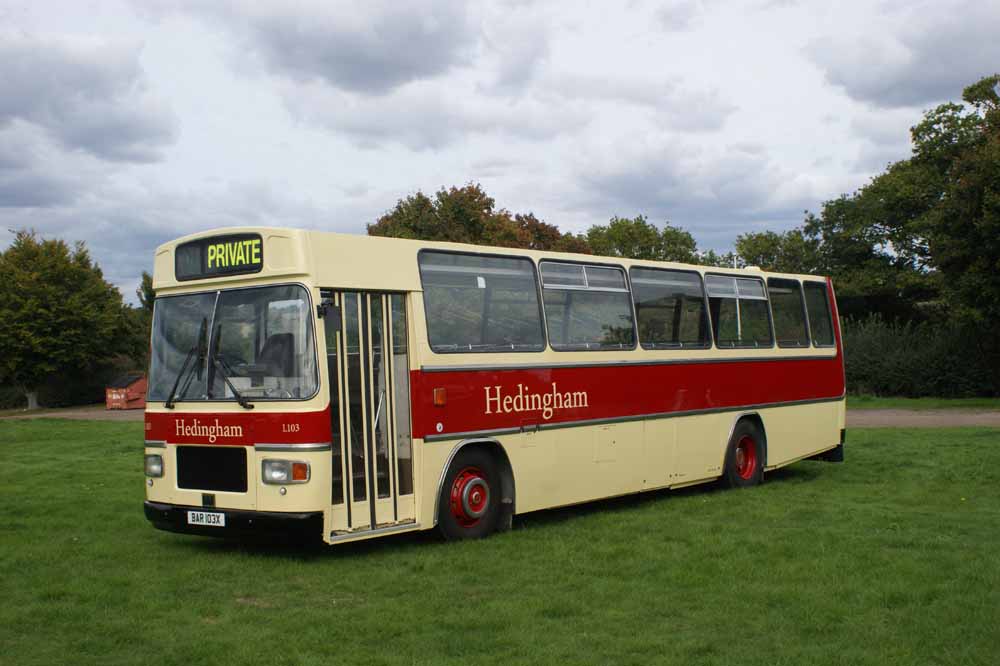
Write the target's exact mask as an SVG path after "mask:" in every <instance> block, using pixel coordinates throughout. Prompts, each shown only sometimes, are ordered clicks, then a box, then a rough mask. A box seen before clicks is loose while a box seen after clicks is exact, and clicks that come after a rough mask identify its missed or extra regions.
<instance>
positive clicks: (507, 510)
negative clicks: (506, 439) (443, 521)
mask: <svg viewBox="0 0 1000 666" xmlns="http://www.w3.org/2000/svg"><path fill="white" fill-rule="evenodd" d="M471 449H479V450H482V451H485V452H486V453H488V454H489V455H490V456H491V457H492V458H493V460H494V461H496V464H497V470H498V471H499V473H500V523H499V529H500V531H506V530H509V529H510V526H511V520H512V519H513V516H514V507H515V504H514V501H515V499H516V493H515V487H514V467H513V465H511V463H510V456H508V455H507V451H506V449H504V447H503V444H501V443H500V440H498V439H495V438H493V437H476V438H472V439H463V440H462V441H460V442H459V443H458V444H456V445H455V446H454V447H453V448H452V450H451V453H450V454H448V459H447V460H446V461H445V463H444V467H442V469H441V476H440V477H439V478H438V484H437V490H436V492H435V495H434V520H433V523H432V524H433V525H434V526H437V524H438V514H439V512H440V510H441V493H442V492H443V491H444V484H445V481H446V477H447V476H448V469H449V468H450V467H451V463H452V462H453V461H454V460H455V457H456V456H457V455H458V454H459V453H460V452H462V451H467V450H471Z"/></svg>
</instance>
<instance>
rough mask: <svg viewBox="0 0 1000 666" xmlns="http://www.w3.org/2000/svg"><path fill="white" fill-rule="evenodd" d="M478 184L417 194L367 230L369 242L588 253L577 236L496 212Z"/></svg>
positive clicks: (503, 211) (524, 217)
mask: <svg viewBox="0 0 1000 666" xmlns="http://www.w3.org/2000/svg"><path fill="white" fill-rule="evenodd" d="M495 206H496V204H495V202H494V200H493V199H492V198H491V197H489V196H488V195H487V194H486V192H484V191H483V189H482V187H480V186H479V185H478V184H472V183H470V184H468V185H466V186H464V187H452V188H450V189H447V190H446V189H444V188H442V189H440V190H438V192H437V193H436V194H435V195H434V198H433V199H431V198H430V197H428V196H427V195H425V194H424V193H423V192H417V193H416V194H412V195H410V196H408V197H406V198H405V199H400V200H399V201H398V202H397V203H396V207H395V208H393V209H392V210H391V211H389V212H388V213H386V214H385V215H383V216H382V217H380V218H379V219H378V220H377V221H376V222H375V223H374V224H369V225H368V234H369V235H370V236H391V237H393V238H414V239H421V240H437V241H450V242H455V243H471V244H473V245H498V246H500V247H520V248H525V249H533V250H555V251H559V252H580V253H588V252H589V248H588V247H587V244H586V240H585V239H584V238H583V237H581V236H575V235H573V234H569V233H562V232H560V231H559V229H558V227H556V226H554V225H551V224H547V223H545V222H543V221H541V220H539V219H538V218H536V217H535V216H534V214H532V213H526V214H511V213H510V212H509V211H507V210H506V209H502V208H501V209H499V210H497V209H496V207H495Z"/></svg>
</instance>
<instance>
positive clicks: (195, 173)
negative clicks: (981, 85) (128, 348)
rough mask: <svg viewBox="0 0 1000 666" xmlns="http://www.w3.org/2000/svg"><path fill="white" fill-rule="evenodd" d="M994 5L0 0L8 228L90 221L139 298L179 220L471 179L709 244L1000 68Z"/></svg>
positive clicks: (0, 105)
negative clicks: (677, 230) (667, 228)
mask: <svg viewBox="0 0 1000 666" xmlns="http://www.w3.org/2000/svg"><path fill="white" fill-rule="evenodd" d="M998 26H1000V3H996V2H981V1H978V2H949V1H947V0H945V1H940V0H938V1H934V2H922V1H920V0H907V1H902V0H887V1H885V2H838V3H830V2H807V1H805V0H801V1H797V0H746V1H740V2H735V1H733V2H730V1H728V0H631V1H630V0H622V1H620V2H611V1H605V2H586V1H583V0H553V1H551V2H531V1H529V0H489V1H484V2H451V1H446V0H407V1H405V2H404V1H395V2H393V1H381V0H367V1H363V2H353V1H347V0H343V1H341V0H326V1H323V2H320V1H303V0H284V1H282V2H264V1H261V0H258V1H256V2H243V1H239V0H213V1H205V2H197V1H194V0H145V1H144V2H138V1H133V2H129V1H126V0H122V1H108V2H95V1H87V0H74V1H72V2H70V1H63V2H57V1H55V0H52V1H47V0H34V1H32V2H13V1H12V0H0V248H3V247H6V246H7V245H9V243H10V241H11V239H12V238H13V236H12V234H11V233H9V231H8V230H17V229H34V230H36V231H37V232H38V233H39V234H40V235H42V236H45V237H59V238H63V239H65V240H68V241H76V240H82V241H84V242H85V243H86V244H87V246H88V248H90V251H91V253H92V255H93V256H94V258H95V259H96V260H97V262H98V263H99V264H100V266H101V267H102V269H103V271H104V274H105V277H106V279H108V280H109V281H110V282H111V283H112V284H115V285H116V286H118V287H119V289H120V290H121V291H122V293H123V295H124V296H125V297H126V299H127V300H129V301H130V302H135V296H134V291H135V288H136V286H137V285H138V282H139V278H140V275H141V272H142V271H143V270H150V269H151V267H152V257H153V251H154V249H155V248H156V246H157V245H159V244H160V243H163V242H165V241H168V240H170V239H173V238H177V237H179V236H182V235H184V234H187V233H192V232H195V231H203V230H206V229H211V228H216V227H225V226H235V225H276V226H294V227H303V228H311V229H324V230H329V231H340V232H348V233H364V231H365V225H366V224H370V223H372V222H374V221H375V220H376V219H378V217H379V216H380V215H382V214H384V213H385V212H387V211H389V210H391V209H392V208H393V207H394V206H395V204H396V202H397V201H398V200H399V199H400V198H402V197H405V196H408V195H410V194H412V193H414V192H416V191H418V190H419V191H423V192H425V193H428V194H430V193H433V192H435V191H437V190H438V189H440V188H442V187H451V186H461V185H464V184H466V183H470V182H475V183H480V184H481V185H482V187H483V188H484V189H485V190H486V192H487V193H488V194H489V195H490V196H492V197H493V198H494V199H495V200H496V203H497V206H498V207H501V208H506V209H508V210H510V211H512V212H518V213H526V212H533V213H534V214H535V215H536V216H538V217H539V218H540V219H543V220H545V221H546V222H549V223H552V224H555V225H557V226H558V227H559V228H560V229H562V230H564V231H574V232H580V231H585V230H586V229H587V228H588V227H590V226H591V225H594V224H602V223H606V222H607V221H608V219H609V218H611V217H612V216H615V215H618V216H626V217H633V216H635V215H640V214H641V215H645V216H647V218H648V219H649V220H650V221H652V222H654V223H656V224H663V223H665V222H669V223H671V224H674V225H677V226H680V227H683V228H684V229H687V230H688V231H690V232H691V233H692V234H693V235H694V237H695V239H696V240H697V242H698V245H699V247H700V248H702V249H716V250H720V251H724V250H727V249H730V248H731V247H732V244H733V241H734V240H735V238H736V236H737V235H738V234H741V233H745V232H749V231H762V230H774V231H782V230H785V229H790V228H792V227H794V226H796V225H798V224H800V223H801V221H802V219H803V211H804V210H811V211H818V210H819V208H820V206H821V205H822V202H823V201H826V200H829V199H832V198H835V197H837V196H839V195H841V194H843V193H850V192H853V191H855V190H856V189H857V188H859V187H861V186H863V185H864V184H865V183H866V182H867V181H868V180H869V179H870V178H871V177H872V176H874V175H876V174H877V173H879V172H880V171H882V170H883V169H884V168H885V166H886V165H887V164H888V163H890V162H893V161H895V160H899V159H904V158H906V157H908V156H909V151H910V145H909V131H908V130H909V127H911V126H912V125H913V124H915V123H916V122H918V121H919V119H920V118H921V115H922V113H923V112H924V111H926V110H928V109H932V108H934V107H935V106H937V105H938V104H940V103H942V102H944V101H948V100H955V101H957V100H960V98H961V93H962V88H964V87H965V86H966V85H969V84H971V83H973V82H975V81H976V80H978V79H979V78H981V77H983V76H987V75H990V74H993V73H995V72H997V71H998V70H1000V37H998V33H997V27H998Z"/></svg>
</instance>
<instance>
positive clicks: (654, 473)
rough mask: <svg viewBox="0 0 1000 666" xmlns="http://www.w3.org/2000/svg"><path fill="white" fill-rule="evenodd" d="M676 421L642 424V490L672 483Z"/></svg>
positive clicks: (652, 421)
mask: <svg viewBox="0 0 1000 666" xmlns="http://www.w3.org/2000/svg"><path fill="white" fill-rule="evenodd" d="M677 421H678V419H649V420H647V421H643V424H642V439H643V451H642V466H641V470H642V488H643V489H647V488H663V487H664V486H669V485H671V484H672V483H674V475H675V473H676V461H675V456H676V453H675V439H676V437H677Z"/></svg>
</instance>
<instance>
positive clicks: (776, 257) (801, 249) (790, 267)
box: [736, 229, 819, 273]
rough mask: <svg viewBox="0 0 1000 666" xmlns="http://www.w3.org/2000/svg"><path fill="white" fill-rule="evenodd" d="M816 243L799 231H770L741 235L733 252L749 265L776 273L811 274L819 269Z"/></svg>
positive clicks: (817, 245) (817, 244) (813, 239)
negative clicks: (781, 232)
mask: <svg viewBox="0 0 1000 666" xmlns="http://www.w3.org/2000/svg"><path fill="white" fill-rule="evenodd" d="M818 250H819V243H818V242H817V240H816V239H815V238H807V237H806V235H805V234H804V233H803V232H802V230H801V229H792V230H791V231H786V232H785V233H783V234H779V233H775V232H773V231H763V232H760V233H749V234H741V235H739V236H737V237H736V253H737V254H738V255H739V256H740V258H741V259H742V260H743V261H744V262H745V263H746V265H748V266H759V267H761V268H763V269H764V270H768V271H776V272H779V273H814V272H816V271H817V270H818V268H819V256H818Z"/></svg>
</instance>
